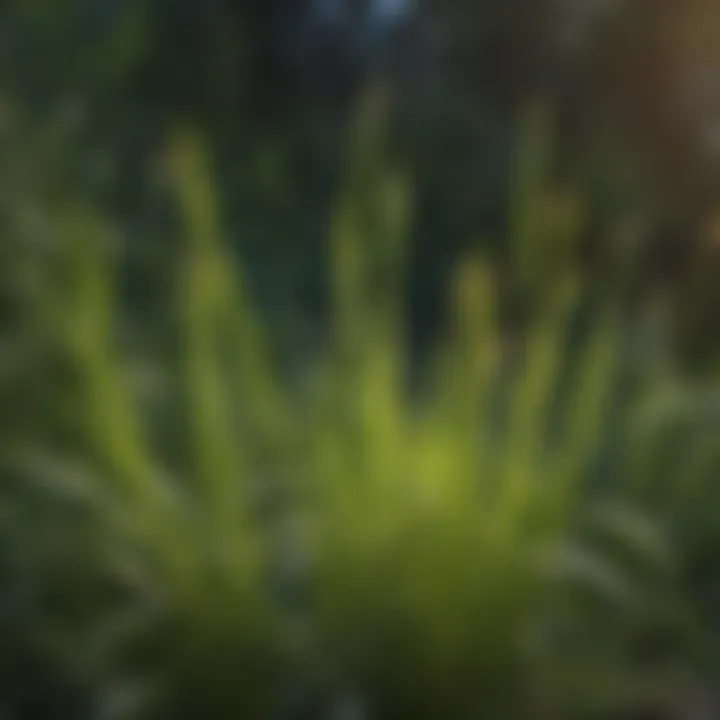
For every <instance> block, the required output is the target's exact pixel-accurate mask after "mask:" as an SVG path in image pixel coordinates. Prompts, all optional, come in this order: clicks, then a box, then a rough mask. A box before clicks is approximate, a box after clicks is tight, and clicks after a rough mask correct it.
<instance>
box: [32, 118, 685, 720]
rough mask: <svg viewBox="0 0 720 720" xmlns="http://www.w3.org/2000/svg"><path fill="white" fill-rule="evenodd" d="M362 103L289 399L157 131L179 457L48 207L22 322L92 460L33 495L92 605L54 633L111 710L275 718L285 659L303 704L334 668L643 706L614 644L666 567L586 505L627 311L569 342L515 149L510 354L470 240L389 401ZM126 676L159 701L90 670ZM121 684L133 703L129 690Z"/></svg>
mask: <svg viewBox="0 0 720 720" xmlns="http://www.w3.org/2000/svg"><path fill="white" fill-rule="evenodd" d="M364 121H365V124H364V125H363V126H362V128H361V130H362V132H361V142H360V146H359V151H358V152H357V155H356V156H355V158H354V166H353V167H352V168H351V173H350V176H351V178H352V182H353V184H352V185H351V187H350V188H349V190H348V193H347V195H346V197H345V198H344V200H343V202H342V203H341V205H340V208H339V213H338V217H337V224H336V226H335V228H334V234H333V244H332V253H333V258H332V259H333V273H332V282H333V307H334V310H335V326H334V329H333V337H332V346H331V349H330V350H329V351H328V353H327V355H326V356H325V357H324V358H321V359H320V361H319V362H318V365H319V369H318V373H317V377H316V382H315V384H314V385H313V386H312V388H311V390H310V397H309V400H308V399H307V398H306V399H300V398H298V397H297V396H296V395H294V394H293V393H292V392H291V391H289V390H288V389H287V386H285V385H284V384H283V383H282V382H281V381H280V380H279V379H278V378H277V377H276V376H275V374H274V373H273V372H272V369H271V368H272V364H271V362H270V358H269V357H268V353H267V350H266V348H265V347H264V342H263V337H262V327H261V325H260V324H259V323H258V321H257V318H256V316H255V314H254V313H253V312H252V310H251V309H250V307H249V305H248V300H247V298H246V296H245V293H244V290H243V287H242V284H241V273H240V270H239V269H237V268H233V263H232V262H231V260H230V258H229V256H228V255H227V253H226V250H225V247H224V245H223V243H222V241H221V230H220V222H219V212H218V209H217V208H216V207H215V196H214V193H213V192H212V182H211V177H210V171H209V163H208V161H207V158H205V157H204V155H203V152H202V147H201V146H200V145H199V144H198V143H197V141H196V140H195V139H193V138H192V137H191V136H188V135H183V136H179V137H177V138H176V139H175V142H174V144H173V146H172V152H171V167H170V169H171V172H172V176H173V177H174V179H175V180H176V182H177V185H176V187H177V191H178V197H179V201H180V202H179V205H180V208H181V209H182V211H183V213H184V219H185V228H186V234H187V239H186V243H185V261H184V263H183V266H182V272H181V278H180V295H179V298H178V302H177V306H178V310H179V313H178V328H179V338H180V348H181V350H180V353H179V356H180V358H181V362H180V363H178V365H179V369H178V370H177V377H178V381H179V382H178V387H180V388H181V395H182V398H183V402H182V406H183V407H184V413H183V417H184V419H185V422H184V427H185V429H184V431H183V435H182V437H183V442H182V443H180V445H181V452H180V453H179V457H173V458H168V457H165V456H164V455H163V454H162V453H161V452H159V451H158V449H157V448H155V447H154V446H153V444H152V442H150V438H151V437H152V433H151V432H150V430H149V429H148V427H147V419H146V418H145V417H144V416H143V414H142V412H141V411H140V406H139V404H138V403H137V402H136V401H135V400H134V398H133V397H132V394H131V393H130V392H129V390H128V383H127V376H126V366H125V361H124V358H123V355H122V352H121V350H120V349H119V348H118V345H117V332H116V329H117V322H116V321H117V308H116V305H115V303H114V302H113V293H112V273H111V269H110V268H111V265H110V262H109V254H108V245H107V244H106V243H105V241H104V238H105V237H106V232H105V229H104V228H103V226H102V225H101V224H99V223H98V222H96V221H95V220H94V219H92V215H91V214H90V213H88V212H87V211H85V210H82V209H71V210H68V211H67V212H66V213H65V214H64V215H63V216H62V217H59V218H58V227H60V228H61V229H62V232H63V238H64V250H65V265H64V267H63V268H62V272H60V273H59V278H60V280H61V282H60V283H59V286H58V288H57V294H56V295H54V296H53V297H52V299H51V300H52V301H51V302H49V303H48V304H47V307H46V312H47V317H46V320H47V322H48V325H49V327H50V328H51V329H52V330H53V332H56V333H59V336H60V339H61V341H62V343H63V345H64V347H65V348H66V351H67V353H68V358H69V361H70V363H69V364H70V366H71V367H72V370H73V379H74V384H73V386H72V390H71V392H70V394H69V398H70V400H71V402H72V405H73V408H72V409H73V412H72V417H73V418H74V420H75V423H76V428H77V430H78V436H79V438H80V444H81V450H82V452H83V453H84V456H85V457H86V459H87V463H88V464H89V465H90V467H91V471H90V472H89V473H88V477H87V478H81V477H80V474H79V473H78V472H74V473H70V475H71V476H72V478H73V482H72V483H71V486H70V489H71V492H70V495H72V496H73V497H74V498H76V499H77V498H79V499H80V501H81V502H80V505H81V506H82V507H83V508H84V511H83V513H81V514H80V515H79V516H78V519H77V521H74V522H70V517H71V516H70V515H67V514H66V512H65V511H64V510H62V508H61V506H60V505H59V504H58V503H57V502H55V503H54V506H55V508H56V511H55V513H53V514H52V518H53V523H56V524H55V525H52V527H53V528H57V533H55V531H53V533H50V537H48V538H47V543H49V544H52V543H53V542H54V541H57V542H58V544H61V545H63V546H64V545H65V544H66V541H65V539H64V538H65V536H66V535H67V536H68V537H73V538H75V541H76V543H77V544H76V545H75V546H73V547H74V550H72V551H71V552H70V553H69V559H66V560H65V561H64V562H65V565H64V566H63V567H66V568H69V569H80V568H83V569H85V568H87V573H85V574H84V573H78V574H77V575H76V576H73V577H71V576H69V575H66V576H65V577H61V578H59V579H54V578H53V579H52V580H47V582H48V583H50V584H51V585H52V587H53V589H54V591H55V592H58V593H59V594H60V595H61V596H63V598H64V600H63V602H66V603H68V604H69V606H70V607H71V608H72V609H73V612H74V613H75V615H77V614H80V615H81V616H84V618H85V620H86V622H84V623H81V626H82V628H83V631H82V632H80V630H78V627H77V624H72V623H71V631H70V638H71V639H70V640H69V641H68V647H69V648H70V652H69V653H68V655H69V656H74V659H75V662H76V663H77V664H78V665H79V667H80V670H78V672H79V673H80V674H82V673H85V678H86V680H87V678H90V680H87V681H88V682H90V684H92V685H93V686H96V687H98V688H101V689H103V692H101V693H99V697H100V699H102V700H104V701H105V709H106V710H107V708H108V707H110V708H111V709H112V708H114V709H115V710H114V711H116V712H117V714H118V715H120V714H121V711H120V710H118V709H117V708H118V707H120V708H121V710H122V711H123V712H125V716H126V717H127V716H149V717H168V718H170V717H172V718H175V717H198V716H201V715H206V716H210V717H241V716H242V717H249V718H258V719H259V718H264V717H268V718H269V717H280V716H281V713H282V712H283V708H284V707H285V704H286V701H288V702H289V700H288V697H289V693H291V691H293V692H294V690H295V686H296V685H298V684H299V685H301V686H302V685H306V684H310V680H309V679H307V680H306V677H309V676H306V675H305V674H304V672H302V671H301V669H300V664H301V663H304V664H306V665H308V664H312V669H313V671H316V673H317V674H318V675H319V676H320V685H321V686H324V690H323V692H321V693H320V694H321V695H323V694H324V695H325V698H324V699H323V700H318V702H317V704H316V707H315V708H314V710H313V711H312V712H316V713H319V712H320V707H321V706H323V705H324V704H325V703H329V702H331V699H330V698H331V696H332V695H333V691H332V690H331V688H332V687H334V686H336V685H337V684H338V683H339V684H340V687H345V688H348V689H351V690H354V691H357V692H358V693H359V694H360V696H361V697H362V698H363V699H364V701H366V702H367V704H368V705H369V707H370V709H371V712H372V713H373V717H379V718H396V717H397V718H401V717H412V718H423V717H428V718H430V717H432V718H436V717H448V718H453V717H457V718H464V717H475V716H478V715H482V716H494V717H503V718H511V717H518V718H532V717H538V718H543V717H547V718H551V717H552V718H559V717H568V718H577V717H583V716H585V713H586V712H587V713H589V712H590V711H597V712H600V713H605V714H606V715H607V716H608V717H617V716H618V713H619V712H620V711H624V710H630V709H635V708H638V707H640V708H648V707H650V708H653V707H656V706H657V705H658V704H660V705H661V704H662V703H663V702H666V701H667V695H668V694H670V695H673V696H674V695H676V694H678V693H679V692H680V690H681V689H682V688H679V687H678V686H676V685H675V684H674V683H675V677H676V674H675V672H674V668H672V667H670V669H668V667H667V664H661V665H660V666H658V667H655V666H653V667H652V669H651V671H649V672H645V669H644V668H642V667H639V666H638V664H637V663H634V662H633V661H632V660H631V659H628V654H629V652H630V649H632V648H635V647H636V646H637V645H638V643H639V642H640V640H644V639H646V638H647V637H654V633H655V631H656V628H657V627H661V628H668V627H669V628H672V629H673V630H674V629H675V627H676V624H677V623H676V621H675V615H674V614H673V613H674V612H675V610H674V608H673V607H671V603H670V602H665V600H666V598H670V595H669V594H667V595H666V594H665V590H666V588H667V583H669V582H671V579H672V577H673V575H672V573H673V567H672V562H671V561H670V560H668V558H667V555H668V553H667V552H666V551H665V546H664V544H663V542H662V540H661V538H660V537H659V535H658V533H657V532H656V529H655V528H654V527H652V524H649V523H646V522H641V521H640V520H639V518H638V517H637V515H634V514H632V512H631V511H630V510H628V508H627V507H625V506H626V505H627V502H629V501H630V500H632V499H633V496H632V495H630V494H626V493H625V490H624V487H623V486H617V487H615V488H614V489H613V494H612V496H611V499H612V500H613V501H614V505H615V507H618V506H620V510H617V509H614V510H612V511H607V512H600V509H601V508H600V509H599V508H598V507H596V506H595V505H593V504H591V503H588V501H587V478H588V475H589V471H590V470H591V469H592V468H593V467H594V465H595V464H596V462H597V458H598V456H599V453H600V452H601V450H602V444H603V441H604V438H605V428H606V425H607V422H608V412H609V408H610V404H611V402H612V400H613V398H614V396H615V394H616V390H617V381H618V376H619V373H620V369H621V368H620V359H621V348H620V338H621V326H620V323H619V315H618V313H619V308H618V305H617V302H616V298H615V297H614V296H613V297H610V299H609V300H608V302H606V303H605V304H601V305H600V307H599V308H596V313H595V316H594V317H595V321H594V324H593V326H592V330H591V331H590V332H588V333H587V334H586V337H585V339H584V340H583V342H582V343H581V347H580V350H579V351H575V350H574V351H573V353H570V333H569V329H570V327H571V325H572V323H573V320H574V318H575V315H576V313H577V310H578V308H579V307H580V305H581V304H582V301H583V298H582V294H581V290H582V282H581V278H580V277H579V275H578V274H577V269H576V268H575V267H574V266H573V263H572V262H571V258H572V244H571V239H572V237H573V234H574V233H576V232H577V227H576V220H577V218H578V213H577V212H576V210H577V208H575V206H574V205H572V204H567V203H562V202H558V198H557V196H554V195H553V196H551V197H549V198H548V197H546V196H544V195H542V193H541V191H540V190H539V189H538V187H537V183H538V182H539V180H538V175H537V174H533V172H535V171H533V172H531V173H530V175H529V176H528V177H527V178H525V180H524V183H525V185H524V186H523V187H524V190H523V192H525V193H526V194H528V197H530V198H532V202H530V201H528V202H527V203H526V205H524V206H523V208H519V209H516V212H517V213H529V214H525V215H522V218H521V219H522V222H520V220H518V224H517V228H516V231H515V232H516V235H517V237H514V238H513V239H514V244H515V247H516V252H517V253H518V256H519V257H520V256H522V261H518V266H517V267H518V272H517V278H518V283H519V285H520V286H522V287H523V288H524V290H525V291H526V292H527V294H528V297H531V298H532V300H533V307H532V312H531V313H530V315H529V317H528V319H527V323H526V326H525V328H524V330H523V332H522V334H521V336H520V338H519V341H518V342H517V343H515V349H514V350H512V349H511V350H509V351H508V349H507V347H506V343H505V342H504V338H503V333H502V332H501V327H500V323H499V319H498V318H499V313H498V307H497V305H498V299H499V292H498V289H497V287H496V286H495V279H496V277H497V274H496V273H495V272H494V270H493V266H492V264H491V263H490V262H489V261H487V260H483V259H482V258H474V259H469V260H467V261H465V262H463V263H461V265H460V267H459V269H458V274H457V277H456V283H455V294H454V306H453V307H454V313H453V320H452V326H451V327H449V328H448V332H447V336H446V338H445V341H444V342H443V343H442V345H441V347H440V348H439V350H438V353H437V357H436V362H435V364H434V375H433V378H432V382H431V383H430V384H429V387H428V388H426V389H424V390H423V392H422V393H421V397H413V396H411V395H410V393H409V392H408V391H407V387H406V374H407V369H406V367H405V357H406V353H405V348H404V343H403V327H404V322H403V318H402V308H401V292H402V291H401V288H402V266H403V254H404V247H403V245H404V238H405V235H406V232H405V231H406V222H407V218H408V214H409V197H410V192H409V190H408V188H407V187H406V186H405V184H404V181H403V179H402V178H401V177H399V176H397V175H396V174H394V173H391V172H387V170H386V168H384V167H383V166H382V164H381V163H380V161H379V152H378V147H379V144H378V138H377V137H376V132H377V125H376V124H375V123H374V120H373V118H372V117H369V118H364ZM529 167H532V164H530V166H529ZM542 179H543V180H544V178H542ZM542 198H545V200H546V202H541V201H540V200H542ZM528 207H529V208H530V209H528ZM519 217H520V216H519ZM538 232H540V234H543V233H545V234H552V236H553V237H554V238H555V240H557V245H556V248H557V256H556V258H555V260H554V262H553V264H552V270H553V275H552V277H551V278H550V280H549V281H548V282H546V283H545V284H542V283H539V282H538V278H537V277H536V276H535V275H533V273H532V269H533V266H534V264H535V263H534V261H533V257H532V253H533V252H535V247H534V246H533V245H532V243H531V240H532V238H530V237H529V234H530V235H532V236H533V237H535V235H536V234H537V233H538ZM563 233H564V235H563ZM523 253H525V255H523ZM528 253H529V254H528ZM548 272H549V271H548ZM571 357H572V361H570V358H571ZM168 372H170V371H168ZM171 468H172V470H171ZM64 487H65V491H66V493H67V490H68V486H67V485H65V486H64ZM62 488H63V483H62V481H60V482H59V483H57V484H56V485H55V486H54V491H55V492H57V491H58V490H59V489H62ZM47 489H48V488H46V490H47ZM51 504H52V503H51ZM68 523H70V524H68ZM46 527H48V528H49V527H51V525H50V524H47V526H46ZM618 546H619V547H620V551H618V550H617V548H618ZM292 555H294V556H295V560H296V562H294V563H291V562H290V560H293V557H291V556H292ZM298 561H299V562H298ZM633 563H635V564H633ZM636 567H641V568H642V573H634V570H633V568H636ZM46 570H47V568H45V569H44V570H43V571H42V572H46ZM633 573H634V574H633ZM653 596H654V598H655V600H656V601H657V602H654V603H653V604H652V605H649V604H647V601H648V599H649V598H650V597H653ZM78 598H79V599H78ZM650 608H652V612H651V611H650ZM79 609H80V611H79ZM643 612H645V613H646V614H647V613H650V612H651V618H650V619H647V618H646V620H647V622H646V623H645V625H641V624H640V623H639V619H640V616H641V615H643ZM671 615H672V617H671V620H667V617H668V616H671ZM63 618H64V622H65V625H66V626H67V612H66V613H64V614H63ZM647 627H649V629H647ZM638 638H640V640H638ZM673 659H674V658H673ZM327 668H329V669H327ZM668 673H670V674H668ZM312 674H313V673H310V675H312ZM138 675H140V676H142V677H143V678H144V679H145V680H147V681H148V683H149V686H150V687H151V688H152V690H153V691H154V693H150V694H149V695H147V696H145V695H144V694H143V695H142V696H141V694H139V691H138V689H137V686H136V685H131V687H132V688H135V691H134V694H133V693H130V692H129V691H127V692H124V693H120V694H119V695H118V693H117V692H114V691H115V690H117V688H120V689H123V688H126V685H125V684H123V683H119V682H118V677H120V678H121V679H126V680H127V678H128V677H130V678H131V679H132V678H135V677H137V676H138ZM668 678H670V679H668ZM106 689H107V691H105V690H106ZM111 690H112V692H111ZM118 697H120V698H121V699H123V700H124V701H126V702H129V700H128V697H130V698H133V697H137V698H140V699H142V700H144V702H140V699H138V702H137V703H136V704H135V705H132V706H129V709H128V707H124V709H123V705H122V704H121V705H118V702H119V701H118ZM108 703H110V705H108ZM108 712H110V711H109V710H108ZM143 713H144V714H143ZM116 716H117V715H116Z"/></svg>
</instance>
